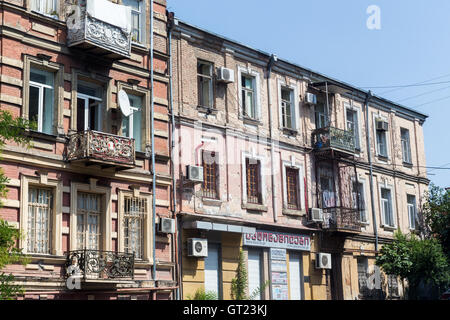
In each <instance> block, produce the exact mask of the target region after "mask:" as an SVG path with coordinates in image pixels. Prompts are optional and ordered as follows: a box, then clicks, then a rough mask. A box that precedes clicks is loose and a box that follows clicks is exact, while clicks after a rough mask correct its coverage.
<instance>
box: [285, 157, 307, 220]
mask: <svg viewBox="0 0 450 320" xmlns="http://www.w3.org/2000/svg"><path fill="white" fill-rule="evenodd" d="M282 166H283V170H282V182H283V212H284V214H287V215H289V214H294V215H297V214H298V215H302V214H305V213H306V206H305V183H304V173H303V165H302V164H301V162H300V161H296V159H294V158H293V159H291V161H282ZM287 169H295V170H297V171H298V175H297V209H290V208H289V204H288V194H287V191H288V190H287V189H288V187H287Z"/></svg>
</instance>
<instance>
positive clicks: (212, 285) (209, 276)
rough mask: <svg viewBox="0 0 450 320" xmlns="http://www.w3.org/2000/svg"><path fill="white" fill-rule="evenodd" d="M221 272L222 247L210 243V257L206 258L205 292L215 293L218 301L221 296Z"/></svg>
mask: <svg viewBox="0 0 450 320" xmlns="http://www.w3.org/2000/svg"><path fill="white" fill-rule="evenodd" d="M221 272H222V270H221V261H220V245H219V244H215V243H208V256H207V257H206V258H205V291H206V292H208V291H210V292H214V293H215V294H216V296H217V298H218V299H220V296H221V290H220V283H221V279H220V274H221Z"/></svg>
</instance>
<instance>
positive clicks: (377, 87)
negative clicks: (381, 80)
mask: <svg viewBox="0 0 450 320" xmlns="http://www.w3.org/2000/svg"><path fill="white" fill-rule="evenodd" d="M444 83H450V81H440V82H431V83H421V84H405V85H397V86H375V87H361V88H362V89H385V88H386V89H388V88H410V87H424V86H434V85H438V84H444Z"/></svg>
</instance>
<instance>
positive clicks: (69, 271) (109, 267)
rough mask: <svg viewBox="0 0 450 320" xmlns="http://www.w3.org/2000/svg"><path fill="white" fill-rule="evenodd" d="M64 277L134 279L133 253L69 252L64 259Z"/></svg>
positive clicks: (87, 250) (86, 250)
mask: <svg viewBox="0 0 450 320" xmlns="http://www.w3.org/2000/svg"><path fill="white" fill-rule="evenodd" d="M66 276H67V277H79V278H82V279H85V280H87V279H89V280H95V279H97V280H113V279H127V278H128V279H134V253H123V252H112V251H98V250H89V249H85V250H75V251H70V252H68V253H67V258H66Z"/></svg>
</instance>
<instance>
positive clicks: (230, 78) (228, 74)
mask: <svg viewBox="0 0 450 320" xmlns="http://www.w3.org/2000/svg"><path fill="white" fill-rule="evenodd" d="M217 81H220V82H225V83H232V82H234V70H232V69H228V68H225V67H220V68H219V74H218V75H217Z"/></svg>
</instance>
